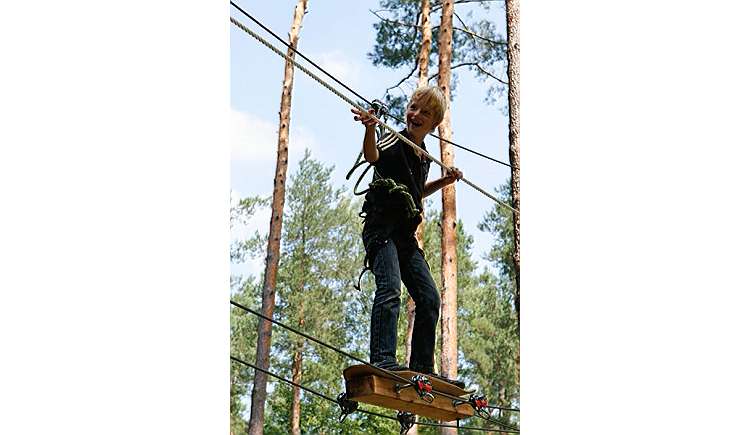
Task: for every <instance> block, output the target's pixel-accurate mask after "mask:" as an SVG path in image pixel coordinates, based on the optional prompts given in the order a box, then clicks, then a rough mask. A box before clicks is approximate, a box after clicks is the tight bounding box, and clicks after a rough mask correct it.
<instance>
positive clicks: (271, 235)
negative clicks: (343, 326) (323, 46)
mask: <svg viewBox="0 0 750 435" xmlns="http://www.w3.org/2000/svg"><path fill="white" fill-rule="evenodd" d="M306 9H307V0H299V1H298V2H297V6H296V7H295V8H294V19H293V21H292V28H291V30H290V32H289V44H290V45H291V46H292V47H295V48H296V47H297V39H298V37H299V31H300V27H301V25H302V17H303V16H304V14H305V11H306ZM287 54H288V55H289V56H290V57H294V51H292V50H291V49H288V50H287ZM293 79H294V65H293V64H292V63H291V62H289V61H287V62H286V67H285V69H284V83H283V88H282V91H281V109H280V111H279V141H278V151H277V155H276V175H275V176H274V180H273V200H272V205H271V223H270V227H271V228H270V230H269V232H268V248H267V250H266V269H265V272H264V274H263V302H262V305H261V312H262V313H263V315H264V316H267V317H269V318H271V317H272V316H273V308H274V305H275V298H276V275H277V272H278V269H279V247H280V244H281V223H282V216H283V211H284V192H285V183H286V168H287V160H288V157H289V149H288V145H289V118H290V112H291V106H292V84H293ZM257 343H258V344H257V350H256V356H255V365H257V366H258V367H261V368H263V369H268V360H269V354H270V351H271V323H270V322H268V321H264V320H262V319H261V320H260V321H259V322H258V342H257ZM267 382H268V376H267V375H266V374H265V373H263V372H261V371H260V370H256V371H255V377H254V379H253V393H252V399H251V404H250V424H249V427H248V434H249V435H262V433H263V421H264V412H265V409H264V408H265V402H266V383H267Z"/></svg>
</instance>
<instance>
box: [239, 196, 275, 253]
mask: <svg viewBox="0 0 750 435" xmlns="http://www.w3.org/2000/svg"><path fill="white" fill-rule="evenodd" d="M270 203H271V198H261V197H258V196H250V197H247V198H242V199H240V201H239V203H238V204H237V205H236V206H234V207H232V208H231V209H230V213H229V226H230V228H231V227H233V226H235V225H238V224H239V225H247V223H248V222H249V221H250V219H251V218H252V217H253V215H254V214H255V212H256V211H257V210H258V209H261V208H264V207H268V205H269V204H270ZM267 242H268V236H267V235H266V236H262V235H261V234H260V233H259V232H258V231H255V234H254V235H253V236H252V237H250V238H248V239H246V240H234V241H232V245H231V247H230V250H229V256H230V260H231V261H232V262H233V263H242V262H244V261H245V260H247V259H248V257H251V258H252V257H258V256H261V255H262V254H263V250H264V249H265V248H266V244H267Z"/></svg>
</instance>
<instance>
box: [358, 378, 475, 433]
mask: <svg viewBox="0 0 750 435" xmlns="http://www.w3.org/2000/svg"><path fill="white" fill-rule="evenodd" d="M393 373H395V374H397V375H399V376H401V377H403V378H406V379H409V380H411V378H412V376H414V375H417V374H419V373H417V372H412V371H410V370H405V371H398V372H393ZM428 378H429V379H430V383H431V384H432V389H433V396H434V397H435V399H434V400H433V401H432V403H428V402H426V401H424V400H423V399H422V398H421V397H419V395H418V394H417V392H416V391H415V389H414V387H411V386H410V387H407V388H404V389H402V390H400V391H396V385H397V384H398V385H404V382H403V381H400V380H397V379H395V378H392V377H389V376H387V375H386V374H384V373H382V372H379V371H377V370H375V369H374V368H372V367H370V366H367V365H365V364H359V365H355V366H351V367H348V368H347V369H346V370H344V379H346V393H347V398H349V399H350V400H354V401H356V402H362V403H369V404H372V405H377V406H382V407H384V408H389V409H395V410H399V411H407V412H411V413H412V414H417V415H421V416H424V417H429V418H432V419H435V420H441V421H454V420H457V419H461V418H467V417H471V416H472V415H474V408H472V407H471V405H469V404H468V403H459V404H457V405H456V406H454V405H453V400H452V399H450V398H448V397H445V396H441V395H439V394H434V391H440V392H443V393H446V394H450V395H453V396H458V397H462V396H467V395H468V394H470V392H469V391H466V390H463V389H461V388H458V387H457V386H455V385H453V384H450V383H448V382H445V381H441V380H440V379H437V378H433V377H431V376H428ZM464 398H467V397H464Z"/></svg>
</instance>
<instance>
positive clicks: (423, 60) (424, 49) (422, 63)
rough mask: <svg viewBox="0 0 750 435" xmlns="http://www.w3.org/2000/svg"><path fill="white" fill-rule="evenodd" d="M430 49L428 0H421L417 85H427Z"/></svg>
mask: <svg viewBox="0 0 750 435" xmlns="http://www.w3.org/2000/svg"><path fill="white" fill-rule="evenodd" d="M431 49H432V26H431V25H430V0H422V45H421V46H420V48H419V57H418V61H419V81H418V82H417V84H418V86H427V77H428V75H427V73H428V71H427V69H428V68H429V65H430V62H429V61H430V51H431Z"/></svg>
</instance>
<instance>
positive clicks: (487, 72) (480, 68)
mask: <svg viewBox="0 0 750 435" xmlns="http://www.w3.org/2000/svg"><path fill="white" fill-rule="evenodd" d="M462 66H474V67H476V68H477V69H478V70H479V71H481V72H483V73H485V74H487V75H488V76H490V77H492V78H493V79H495V80H497V81H498V82H500V83H502V84H505V85H507V84H508V82H504V81H502V80H500V79H499V78H497V77H496V76H495V75H493V74H492V73H490V72H489V71H487V70H486V69H484V67H482V65H480V64H479V62H463V63H459V64H456V65H451V69H452V70H453V69H456V68H460V67H462ZM437 76H438V74H433V75H431V76H430V78H429V79H427V81H431V80H434V79H435V77H437Z"/></svg>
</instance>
